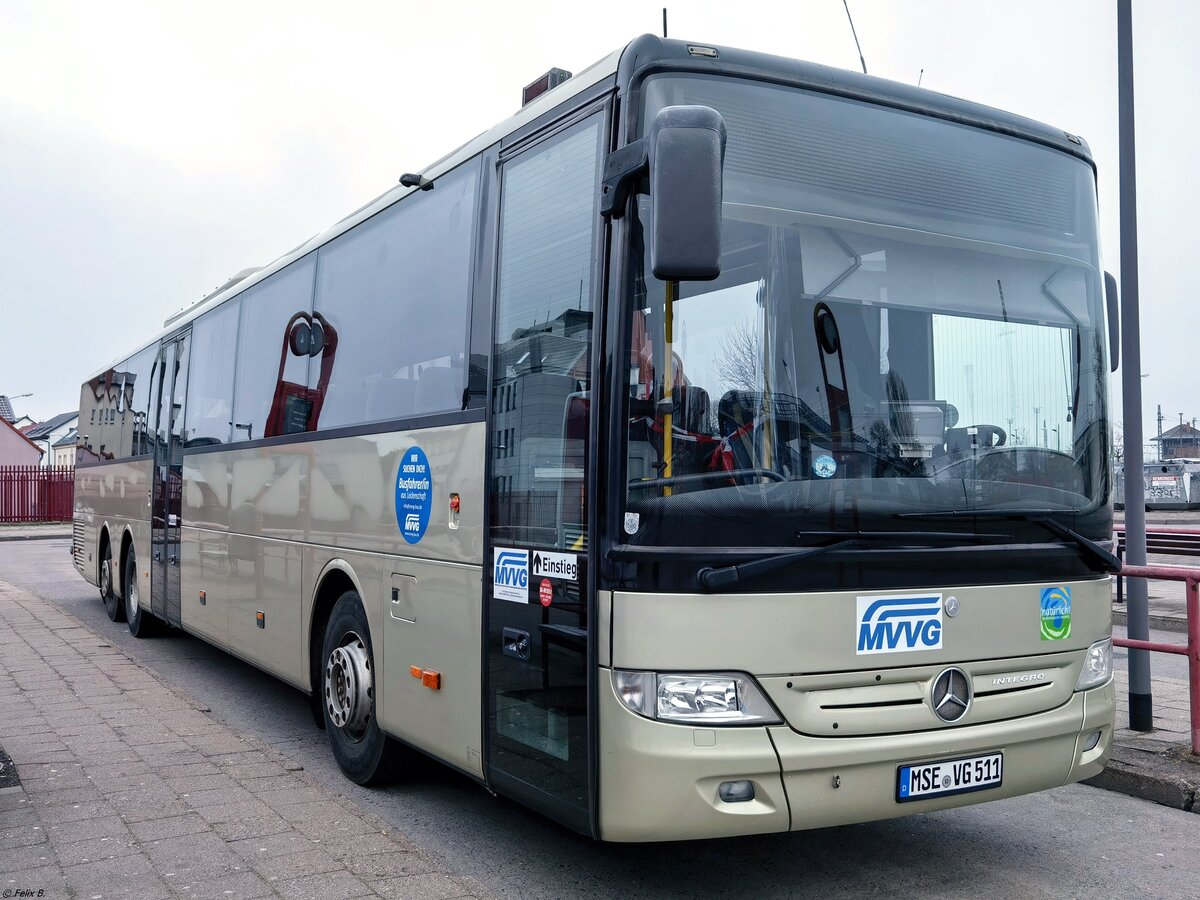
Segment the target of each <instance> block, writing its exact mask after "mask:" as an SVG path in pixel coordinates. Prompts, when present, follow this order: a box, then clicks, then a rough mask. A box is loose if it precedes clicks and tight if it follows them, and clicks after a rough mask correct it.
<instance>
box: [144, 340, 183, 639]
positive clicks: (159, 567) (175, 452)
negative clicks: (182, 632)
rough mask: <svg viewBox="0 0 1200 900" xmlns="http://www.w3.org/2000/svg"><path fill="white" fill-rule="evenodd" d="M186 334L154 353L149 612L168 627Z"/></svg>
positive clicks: (175, 616) (175, 602)
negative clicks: (155, 381)
mask: <svg viewBox="0 0 1200 900" xmlns="http://www.w3.org/2000/svg"><path fill="white" fill-rule="evenodd" d="M190 337H191V335H190V333H187V334H183V335H181V336H179V337H175V338H169V339H167V340H166V341H164V342H163V345H162V347H161V349H160V350H159V359H158V367H159V371H160V372H162V378H161V380H160V390H159V403H158V418H157V427H156V430H155V439H154V493H153V497H154V504H153V510H152V515H151V544H152V546H151V553H150V558H151V575H150V609H151V611H152V612H153V613H154V615H156V616H158V617H159V618H160V619H162V620H163V621H164V622H170V623H171V624H172V625H179V624H180V615H179V599H180V594H179V526H180V511H181V510H180V507H181V500H182V497H183V441H184V434H183V413H184V409H183V407H184V398H185V397H186V395H187V378H188V343H189V338H190Z"/></svg>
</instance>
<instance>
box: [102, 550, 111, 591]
mask: <svg viewBox="0 0 1200 900" xmlns="http://www.w3.org/2000/svg"><path fill="white" fill-rule="evenodd" d="M111 593H112V560H111V559H108V558H107V557H106V558H105V559H104V561H103V562H102V563H100V596H102V597H104V599H105V600H107V599H108V595H109V594H111Z"/></svg>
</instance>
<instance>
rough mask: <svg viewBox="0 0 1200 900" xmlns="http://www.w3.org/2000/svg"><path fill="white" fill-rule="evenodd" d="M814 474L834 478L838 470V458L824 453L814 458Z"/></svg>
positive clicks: (819, 476)
mask: <svg viewBox="0 0 1200 900" xmlns="http://www.w3.org/2000/svg"><path fill="white" fill-rule="evenodd" d="M812 467H813V474H814V475H816V476H817V477H818V478H832V477H833V476H834V473H836V472H837V460H836V459H834V458H833V457H832V456H829V455H828V454H824V453H822V454H821V455H820V456H818V457H817V458H816V459H814V460H813V464H812Z"/></svg>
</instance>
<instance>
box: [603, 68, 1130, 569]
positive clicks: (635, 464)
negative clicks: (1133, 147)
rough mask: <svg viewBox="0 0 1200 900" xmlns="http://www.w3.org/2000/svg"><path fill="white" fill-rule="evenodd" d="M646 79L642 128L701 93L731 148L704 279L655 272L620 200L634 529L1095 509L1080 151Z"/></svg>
mask: <svg viewBox="0 0 1200 900" xmlns="http://www.w3.org/2000/svg"><path fill="white" fill-rule="evenodd" d="M644 96H645V103H646V106H645V115H644V117H643V122H649V121H651V120H652V119H653V116H654V114H655V112H656V111H657V110H658V109H660V108H662V107H664V106H668V105H677V104H702V105H705V106H711V107H713V108H715V109H717V110H718V111H719V112H720V113H721V114H722V116H723V117H724V119H725V123H726V127H727V129H728V143H727V150H726V157H725V181H724V213H723V214H724V221H723V237H722V272H721V275H720V277H719V278H718V279H717V280H715V281H712V282H690V283H683V284H666V283H664V282H661V281H658V280H656V279H655V278H654V277H653V275H652V274H651V271H650V251H649V247H648V246H647V245H646V242H645V239H644V236H645V235H648V234H649V233H650V229H649V228H648V227H647V225H648V217H649V215H650V203H649V198H648V197H646V196H639V198H638V203H637V208H636V221H635V222H634V225H633V229H632V233H633V239H632V242H631V246H630V252H631V254H632V264H631V265H630V267H629V270H630V271H631V273H632V275H631V277H630V279H629V280H628V284H627V285H626V304H625V310H624V316H625V327H626V329H627V332H626V333H627V340H628V352H629V356H628V371H629V380H628V397H627V401H626V402H627V403H628V430H627V432H626V434H625V438H626V443H625V447H624V454H625V459H626V465H627V487H626V492H625V501H626V502H625V510H624V531H625V535H626V537H627V539H628V540H629V541H630V542H632V543H638V544H659V545H697V544H699V545H705V546H707V545H713V546H716V545H724V546H730V545H737V546H751V545H754V546H759V545H771V546H781V545H787V544H794V543H795V540H796V535H797V533H799V532H803V531H805V530H814V531H816V530H821V529H829V528H830V527H831V525H833V524H834V523H835V522H836V523H837V525H838V527H839V528H844V527H847V526H846V522H847V521H848V519H847V517H848V516H849V517H851V518H850V519H849V521H851V522H853V523H854V524H853V527H855V528H860V529H861V528H867V527H887V526H886V525H885V524H884V523H891V525H890V527H896V528H899V527H903V526H902V525H898V524H896V520H897V518H898V517H903V516H905V515H906V514H920V513H938V512H944V511H951V510H954V511H962V510H979V511H981V512H984V511H986V512H988V513H990V514H993V515H994V514H996V513H999V512H1003V511H1006V510H1011V511H1014V512H1021V511H1026V512H1027V511H1029V510H1031V509H1033V510H1042V511H1052V512H1055V513H1062V514H1064V515H1066V516H1069V517H1073V518H1074V519H1075V520H1076V521H1077V522H1078V521H1084V519H1081V518H1079V517H1080V516H1086V514H1088V513H1091V514H1093V515H1095V516H1098V515H1099V514H1100V513H1102V511H1103V510H1106V509H1107V503H1108V495H1109V482H1110V479H1109V475H1108V473H1107V471H1106V470H1105V467H1104V466H1103V460H1104V459H1105V452H1106V442H1107V440H1108V423H1107V419H1106V412H1105V402H1106V401H1105V383H1106V379H1107V375H1108V368H1107V363H1106V350H1105V340H1104V324H1105V321H1106V319H1105V315H1104V308H1103V294H1102V278H1101V277H1100V271H1099V261H1098V250H1097V242H1096V200H1095V185H1094V176H1093V173H1092V171H1091V169H1090V168H1089V166H1088V165H1087V164H1086V163H1085V162H1084V161H1082V160H1080V159H1076V158H1074V157H1071V156H1069V155H1067V154H1065V153H1063V152H1060V151H1058V150H1054V149H1051V148H1049V147H1044V146H1041V145H1038V144H1035V143H1032V142H1028V141H1025V140H1021V139H1017V138H1013V137H1008V136H1005V135H1001V134H996V133H991V132H987V131H983V130H981V129H978V128H974V127H970V126H965V125H960V124H955V123H951V122H948V121H942V120H938V119H934V118H931V117H927V116H923V115H918V114H916V113H911V112H904V111H899V110H894V109H887V108H883V107H879V106H875V105H872V104H868V103H863V102H858V101H853V100H845V99H840V98H834V97H831V96H825V95H819V94H814V93H811V92H804V91H799V90H794V89H790V88H784V87H777V86H772V85H766V84H759V83H755V82H751V81H742V80H735V79H715V78H708V77H697V76H682V75H666V76H658V77H655V78H653V79H651V80H649V81H648V82H647V85H646V90H645V92H644ZM668 298H670V302H668ZM1095 521H1097V522H1098V521H1099V518H1097V519H1096V520H1095ZM1092 530H1095V529H1092Z"/></svg>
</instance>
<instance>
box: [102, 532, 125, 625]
mask: <svg viewBox="0 0 1200 900" xmlns="http://www.w3.org/2000/svg"><path fill="white" fill-rule="evenodd" d="M100 599H101V600H103V601H104V611H105V612H106V613H108V618H109V619H110V620H111V621H113V622H124V621H125V605H124V604H123V603H122V602H121V598H120V597H118V596H117V592H116V591H114V590H113V552H112V544H110V543H109V542H108V541H107V540H106V541H105V542H104V556H103V557H102V558H101V560H100Z"/></svg>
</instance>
